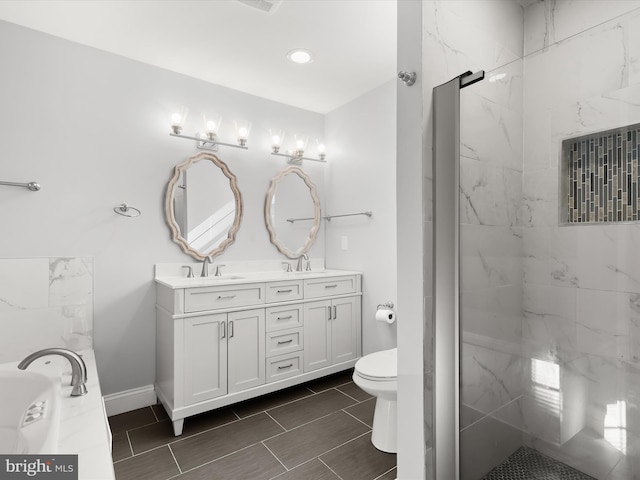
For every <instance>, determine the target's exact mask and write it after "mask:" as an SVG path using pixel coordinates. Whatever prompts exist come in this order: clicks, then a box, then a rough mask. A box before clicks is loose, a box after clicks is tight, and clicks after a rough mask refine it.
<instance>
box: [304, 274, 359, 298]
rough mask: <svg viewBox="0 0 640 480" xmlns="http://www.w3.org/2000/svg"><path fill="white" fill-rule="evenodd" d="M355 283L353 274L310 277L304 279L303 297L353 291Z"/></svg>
mask: <svg viewBox="0 0 640 480" xmlns="http://www.w3.org/2000/svg"><path fill="white" fill-rule="evenodd" d="M356 291H357V283H356V277H355V275H350V276H348V277H331V278H310V279H308V280H305V281H304V296H305V298H318V297H330V296H332V295H342V294H344V293H355V292H356Z"/></svg>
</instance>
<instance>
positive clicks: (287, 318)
mask: <svg viewBox="0 0 640 480" xmlns="http://www.w3.org/2000/svg"><path fill="white" fill-rule="evenodd" d="M292 318H293V315H287V316H286V317H277V318H276V320H291V319H292Z"/></svg>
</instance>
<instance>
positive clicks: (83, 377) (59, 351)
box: [18, 348, 87, 397]
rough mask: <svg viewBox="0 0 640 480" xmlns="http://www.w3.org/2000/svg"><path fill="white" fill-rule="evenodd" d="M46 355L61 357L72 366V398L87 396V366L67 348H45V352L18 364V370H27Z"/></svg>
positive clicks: (35, 354) (26, 358) (31, 356)
mask: <svg viewBox="0 0 640 480" xmlns="http://www.w3.org/2000/svg"><path fill="white" fill-rule="evenodd" d="M46 355H60V356H61V357H64V358H66V359H67V360H69V363H70V364H71V385H72V386H73V389H72V390H71V396H72V397H80V396H82V395H86V393H87V387H86V385H85V383H86V382H87V366H86V365H85V364H84V360H82V357H81V356H80V355H78V354H77V353H76V352H74V351H71V350H67V349H66V348H45V349H44V350H39V351H37V352H34V353H32V354H31V355H29V356H27V357H25V359H24V360H22V361H21V362H20V363H19V364H18V368H19V369H20V370H26V369H27V367H28V366H29V365H31V363H32V362H33V361H34V360H36V359H38V358H40V357H44V356H46Z"/></svg>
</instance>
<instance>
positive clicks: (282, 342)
mask: <svg viewBox="0 0 640 480" xmlns="http://www.w3.org/2000/svg"><path fill="white" fill-rule="evenodd" d="M291 342H293V338H290V339H289V340H282V341H280V340H278V345H284V344H286V343H291Z"/></svg>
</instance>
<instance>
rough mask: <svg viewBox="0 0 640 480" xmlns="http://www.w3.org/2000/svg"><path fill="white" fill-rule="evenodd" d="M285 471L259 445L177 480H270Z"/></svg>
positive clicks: (181, 476) (183, 475)
mask: <svg viewBox="0 0 640 480" xmlns="http://www.w3.org/2000/svg"><path fill="white" fill-rule="evenodd" d="M284 471H285V468H284V467H283V466H282V464H281V463H280V462H278V460H276V458H275V457H274V456H273V455H271V453H269V450H267V449H266V448H265V447H264V445H262V444H261V443H258V444H257V445H253V446H251V447H249V448H245V449H244V450H240V451H239V452H236V453H232V454H231V455H229V456H227V457H224V458H221V459H219V460H216V461H214V462H211V463H207V464H206V465H203V466H202V467H198V468H196V469H194V470H190V471H188V472H186V473H183V474H182V475H180V476H178V477H176V480H177V479H179V480H211V479H218V478H219V479H224V480H268V479H270V478H273V477H274V476H276V475H279V474H280V473H282V472H284Z"/></svg>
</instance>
